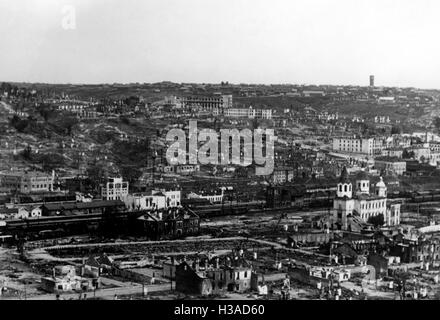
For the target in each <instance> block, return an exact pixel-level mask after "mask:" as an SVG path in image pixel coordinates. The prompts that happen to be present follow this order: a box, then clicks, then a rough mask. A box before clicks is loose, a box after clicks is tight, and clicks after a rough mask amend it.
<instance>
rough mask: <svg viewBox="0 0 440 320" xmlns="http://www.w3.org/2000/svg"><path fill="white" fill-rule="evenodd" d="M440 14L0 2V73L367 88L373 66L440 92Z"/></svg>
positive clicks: (382, 76) (168, 0)
mask: <svg viewBox="0 0 440 320" xmlns="http://www.w3.org/2000/svg"><path fill="white" fill-rule="evenodd" d="M65 5H73V6H74V8H75V9H76V29H74V30H65V29H64V28H63V27H62V21H63V18H65V17H66V14H63V6H65ZM68 12H71V11H68ZM439 16H440V1H438V0H417V1H416V0H1V1H0V41H1V45H0V81H26V82H56V83H113V82H121V83H122V82H124V83H126V82H141V83H143V82H158V81H165V80H168V81H174V82H205V83H219V82H221V81H229V82H232V83H242V82H243V83H298V84H303V83H306V84H340V85H344V84H353V85H368V78H369V75H370V74H374V75H375V76H376V84H377V85H385V86H414V87H420V88H439V89H440V72H439V71H440V39H439V34H440V19H439Z"/></svg>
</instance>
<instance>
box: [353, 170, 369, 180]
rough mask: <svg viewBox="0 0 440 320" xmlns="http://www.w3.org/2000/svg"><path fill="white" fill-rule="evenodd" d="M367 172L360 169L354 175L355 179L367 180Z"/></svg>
mask: <svg viewBox="0 0 440 320" xmlns="http://www.w3.org/2000/svg"><path fill="white" fill-rule="evenodd" d="M368 179H369V178H368V174H367V173H366V172H365V171H361V172H359V173H358V174H357V175H356V180H368Z"/></svg>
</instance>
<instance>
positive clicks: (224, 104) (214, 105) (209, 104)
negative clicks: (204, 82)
mask: <svg viewBox="0 0 440 320" xmlns="http://www.w3.org/2000/svg"><path fill="white" fill-rule="evenodd" d="M180 101H181V103H182V105H183V107H184V108H192V107H199V108H202V109H203V110H215V109H220V110H223V109H229V108H232V95H213V96H190V97H183V98H181V99H180Z"/></svg>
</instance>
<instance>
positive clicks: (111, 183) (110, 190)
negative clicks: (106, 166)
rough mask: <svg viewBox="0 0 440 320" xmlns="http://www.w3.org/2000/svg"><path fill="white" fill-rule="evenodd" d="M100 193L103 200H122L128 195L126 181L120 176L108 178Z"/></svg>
mask: <svg viewBox="0 0 440 320" xmlns="http://www.w3.org/2000/svg"><path fill="white" fill-rule="evenodd" d="M101 195H102V199H103V200H122V199H123V198H124V197H125V196H127V195H128V182H126V181H123V180H122V178H110V179H108V181H107V183H106V184H105V185H104V186H102V189H101Z"/></svg>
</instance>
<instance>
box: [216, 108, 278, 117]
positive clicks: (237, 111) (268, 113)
mask: <svg viewBox="0 0 440 320" xmlns="http://www.w3.org/2000/svg"><path fill="white" fill-rule="evenodd" d="M224 115H225V117H230V118H248V119H268V120H270V119H272V109H254V108H252V107H250V108H247V109H246V108H232V109H226V110H224Z"/></svg>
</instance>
